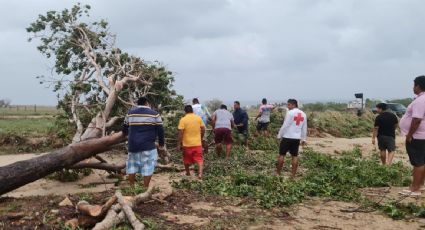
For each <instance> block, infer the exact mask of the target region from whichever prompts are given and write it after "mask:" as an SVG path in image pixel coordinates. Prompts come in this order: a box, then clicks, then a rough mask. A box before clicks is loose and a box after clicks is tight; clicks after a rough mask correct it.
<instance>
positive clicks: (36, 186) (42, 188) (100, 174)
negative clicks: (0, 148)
mask: <svg viewBox="0 0 425 230" xmlns="http://www.w3.org/2000/svg"><path fill="white" fill-rule="evenodd" d="M40 155H42V154H14V155H0V166H4V165H8V164H11V163H13V162H17V161H21V160H27V159H31V158H33V157H37V156H40ZM101 156H102V157H104V158H105V159H107V160H109V161H110V162H116V163H123V162H125V159H126V155H124V154H123V155H111V154H102V155H101ZM107 176H108V173H107V172H105V171H103V170H94V173H92V174H91V175H89V176H86V177H84V178H82V179H81V180H78V181H75V182H59V181H55V180H49V179H40V180H37V181H34V182H32V183H30V184H27V185H25V186H22V187H20V188H18V189H16V190H14V191H12V192H9V193H7V194H5V195H4V196H7V197H26V196H45V195H59V196H61V195H67V194H77V193H86V192H87V193H89V192H103V191H106V190H108V189H110V188H112V187H114V182H116V181H117V179H109V178H107Z"/></svg>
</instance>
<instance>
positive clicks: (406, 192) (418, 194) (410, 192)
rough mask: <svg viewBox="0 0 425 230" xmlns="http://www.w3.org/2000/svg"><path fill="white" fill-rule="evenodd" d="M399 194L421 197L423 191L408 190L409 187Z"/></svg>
mask: <svg viewBox="0 0 425 230" xmlns="http://www.w3.org/2000/svg"><path fill="white" fill-rule="evenodd" d="M398 194H400V195H403V196H410V197H419V196H421V195H422V193H421V192H412V191H410V190H407V189H404V190H402V191H401V192H399V193H398Z"/></svg>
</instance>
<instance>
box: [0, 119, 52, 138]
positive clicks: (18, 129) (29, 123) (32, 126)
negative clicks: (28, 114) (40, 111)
mask: <svg viewBox="0 0 425 230" xmlns="http://www.w3.org/2000/svg"><path fill="white" fill-rule="evenodd" d="M53 124H54V122H53V121H52V119H49V118H38V119H24V118H18V119H0V135H18V136H21V137H42V136H46V135H48V134H49V130H50V129H51V128H52V127H53Z"/></svg>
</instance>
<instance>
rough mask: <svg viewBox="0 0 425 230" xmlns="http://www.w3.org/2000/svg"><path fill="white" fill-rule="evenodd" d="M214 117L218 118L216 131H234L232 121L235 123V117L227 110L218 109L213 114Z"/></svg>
mask: <svg viewBox="0 0 425 230" xmlns="http://www.w3.org/2000/svg"><path fill="white" fill-rule="evenodd" d="M213 117H215V118H216V120H215V129H219V128H227V129H230V130H231V129H232V121H233V115H232V114H231V113H230V112H229V111H227V110H225V109H218V110H216V111H215V112H214V113H213Z"/></svg>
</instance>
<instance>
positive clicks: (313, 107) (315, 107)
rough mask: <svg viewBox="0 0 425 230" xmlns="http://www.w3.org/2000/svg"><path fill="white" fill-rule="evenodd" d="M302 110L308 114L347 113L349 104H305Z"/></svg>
mask: <svg viewBox="0 0 425 230" xmlns="http://www.w3.org/2000/svg"><path fill="white" fill-rule="evenodd" d="M302 109H303V110H304V111H308V112H324V111H341V112H342V111H345V110H346V109H347V103H336V102H327V103H321V102H317V103H308V104H304V105H303V107H302Z"/></svg>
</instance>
